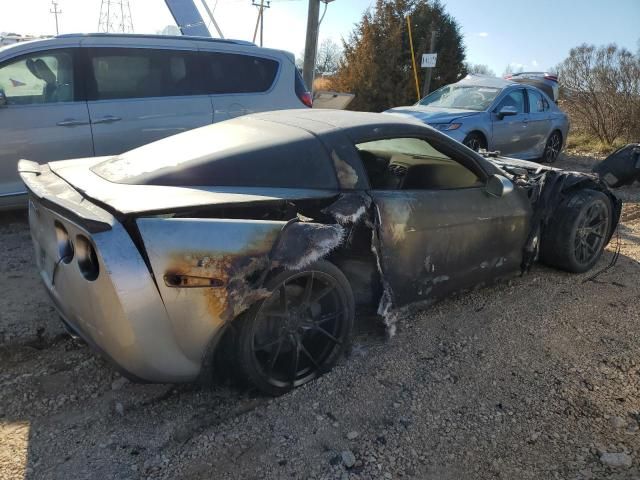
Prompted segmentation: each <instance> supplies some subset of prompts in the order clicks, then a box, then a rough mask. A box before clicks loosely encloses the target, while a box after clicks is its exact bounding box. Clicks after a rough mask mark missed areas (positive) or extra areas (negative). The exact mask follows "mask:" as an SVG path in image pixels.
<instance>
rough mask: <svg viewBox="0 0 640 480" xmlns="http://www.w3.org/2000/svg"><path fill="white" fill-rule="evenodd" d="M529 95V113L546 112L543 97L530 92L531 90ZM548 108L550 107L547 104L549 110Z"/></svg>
mask: <svg viewBox="0 0 640 480" xmlns="http://www.w3.org/2000/svg"><path fill="white" fill-rule="evenodd" d="M527 95H528V97H529V112H531V113H540V112H544V111H545V110H546V109H545V108H544V102H543V99H542V95H540V94H539V93H538V92H536V91H535V90H530V89H528V90H527ZM548 108H549V105H548V104H547V109H548Z"/></svg>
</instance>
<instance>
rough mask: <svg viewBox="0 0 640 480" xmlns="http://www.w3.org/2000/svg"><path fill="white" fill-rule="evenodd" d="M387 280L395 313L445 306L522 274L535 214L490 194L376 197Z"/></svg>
mask: <svg viewBox="0 0 640 480" xmlns="http://www.w3.org/2000/svg"><path fill="white" fill-rule="evenodd" d="M372 196H373V200H374V202H375V204H376V206H377V209H378V212H379V222H378V232H377V234H378V235H379V238H380V249H381V252H380V255H381V265H382V273H383V275H385V277H386V281H387V282H388V283H389V285H390V287H391V289H392V292H393V293H392V297H393V303H394V306H395V307H401V306H404V305H407V304H409V303H411V302H414V301H416V300H419V299H425V298H439V297H442V296H444V295H446V294H448V293H451V292H454V291H457V290H461V289H464V288H467V287H470V286H472V285H475V284H477V283H481V282H484V281H489V280H492V279H493V278H494V277H500V276H504V275H506V274H508V273H509V272H512V271H515V270H517V268H518V267H519V265H520V260H521V254H522V251H521V247H520V246H521V245H522V244H523V243H524V240H525V238H526V235H527V231H528V224H529V217H530V215H531V207H530V205H529V203H528V201H527V199H526V197H523V196H521V195H518V194H513V195H509V196H507V197H505V198H493V197H490V196H488V195H487V194H486V192H485V191H484V189H483V188H468V189H464V190H451V191H412V192H402V194H400V195H399V194H398V192H382V191H380V192H372Z"/></svg>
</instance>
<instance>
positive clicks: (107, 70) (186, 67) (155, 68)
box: [89, 48, 200, 100]
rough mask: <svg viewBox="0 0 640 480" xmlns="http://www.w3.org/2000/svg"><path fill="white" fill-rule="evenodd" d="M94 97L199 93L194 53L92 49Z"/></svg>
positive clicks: (143, 49)
mask: <svg viewBox="0 0 640 480" xmlns="http://www.w3.org/2000/svg"><path fill="white" fill-rule="evenodd" d="M89 57H90V59H91V67H92V69H93V79H94V81H95V83H94V85H93V92H92V93H91V95H90V97H91V99H93V100H114V99H125V98H145V97H169V96H183V95H194V94H197V93H200V92H198V87H197V85H198V77H199V75H198V71H197V57H196V53H195V52H189V51H179V50H154V49H145V48H93V49H90V50H89Z"/></svg>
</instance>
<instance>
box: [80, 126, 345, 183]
mask: <svg viewBox="0 0 640 480" xmlns="http://www.w3.org/2000/svg"><path fill="white" fill-rule="evenodd" d="M92 170H93V172H94V173H96V174H98V175H100V176H101V177H103V178H105V179H106V180H109V181H111V182H116V183H127V184H136V185H165V186H209V187H217V186H220V187H223V186H233V187H265V188H267V187H279V188H312V189H332V190H333V189H337V188H338V185H337V179H336V175H335V170H334V169H333V166H332V163H331V160H330V158H329V157H328V155H327V153H326V150H325V149H324V147H323V146H322V144H320V142H319V140H318V139H317V138H316V137H314V136H313V135H311V134H310V133H308V132H306V131H304V130H302V129H298V128H295V127H289V126H285V125H280V124H276V123H271V122H264V121H260V120H253V119H247V118H243V119H238V120H230V121H227V122H222V123H218V124H214V125H209V126H206V127H202V128H199V129H196V130H190V131H188V132H185V133H181V134H179V135H175V136H173V137H169V138H165V139H163V140H159V141H157V142H154V143H150V144H148V145H145V146H143V147H140V148H137V149H135V150H131V151H129V152H126V153H124V154H122V155H119V156H117V157H113V158H111V159H109V160H106V161H104V162H102V163H100V164H98V165H96V166H95V167H93V168H92Z"/></svg>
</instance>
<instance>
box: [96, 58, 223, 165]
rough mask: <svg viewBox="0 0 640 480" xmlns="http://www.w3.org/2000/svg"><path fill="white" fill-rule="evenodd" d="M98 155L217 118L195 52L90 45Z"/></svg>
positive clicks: (127, 148)
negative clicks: (201, 76) (205, 89)
mask: <svg viewBox="0 0 640 480" xmlns="http://www.w3.org/2000/svg"><path fill="white" fill-rule="evenodd" d="M87 54H88V61H89V66H90V68H91V71H92V74H93V75H92V79H91V82H90V88H89V101H88V106H89V114H90V117H91V126H92V131H93V143H94V147H95V153H96V155H113V154H119V153H122V152H125V151H127V150H130V149H132V148H135V147H139V146H141V145H144V144H146V143H150V142H153V141H155V140H159V139H161V138H164V137H168V136H170V135H175V134H177V133H180V132H184V131H186V130H190V129H192V128H196V127H201V126H203V125H208V124H210V123H212V120H213V112H212V110H211V104H210V102H209V98H208V96H207V95H204V94H202V92H201V87H200V79H201V78H200V67H199V61H198V57H197V53H196V52H195V51H189V50H182V51H181V50H175V49H171V50H169V49H166V50H163V49H151V48H112V47H94V48H89V49H87Z"/></svg>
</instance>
